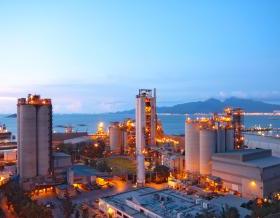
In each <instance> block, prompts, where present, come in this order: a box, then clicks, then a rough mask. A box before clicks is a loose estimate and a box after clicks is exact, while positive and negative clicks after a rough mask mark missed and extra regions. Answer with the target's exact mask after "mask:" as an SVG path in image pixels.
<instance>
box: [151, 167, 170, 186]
mask: <svg viewBox="0 0 280 218" xmlns="http://www.w3.org/2000/svg"><path fill="white" fill-rule="evenodd" d="M154 173H155V174H156V182H166V181H167V179H168V177H169V168H168V167H167V166H164V165H157V166H156V167H155V169H154Z"/></svg>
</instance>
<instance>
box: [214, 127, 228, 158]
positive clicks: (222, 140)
mask: <svg viewBox="0 0 280 218" xmlns="http://www.w3.org/2000/svg"><path fill="white" fill-rule="evenodd" d="M225 151H226V132H225V129H224V128H221V127H219V128H218V129H217V150H216V152H217V153H223V152H225Z"/></svg>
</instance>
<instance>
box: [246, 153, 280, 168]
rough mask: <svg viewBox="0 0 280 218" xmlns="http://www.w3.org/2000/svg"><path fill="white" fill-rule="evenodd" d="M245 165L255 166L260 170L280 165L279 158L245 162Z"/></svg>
mask: <svg viewBox="0 0 280 218" xmlns="http://www.w3.org/2000/svg"><path fill="white" fill-rule="evenodd" d="M245 163H246V164H247V165H252V166H257V167H260V168H266V167H272V166H278V165H280V158H279V157H273V156H271V157H265V158H260V159H255V160H250V161H246V162H245Z"/></svg>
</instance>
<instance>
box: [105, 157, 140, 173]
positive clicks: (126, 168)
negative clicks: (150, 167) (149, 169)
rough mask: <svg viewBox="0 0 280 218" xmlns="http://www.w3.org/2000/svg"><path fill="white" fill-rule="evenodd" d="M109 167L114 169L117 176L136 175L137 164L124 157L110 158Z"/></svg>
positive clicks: (108, 160)
mask: <svg viewBox="0 0 280 218" xmlns="http://www.w3.org/2000/svg"><path fill="white" fill-rule="evenodd" d="M106 162H107V164H108V166H109V167H110V168H112V170H113V173H114V174H115V175H125V174H135V173H136V164H135V162H133V161H132V160H130V159H127V158H122V157H114V158H108V159H107V160H106Z"/></svg>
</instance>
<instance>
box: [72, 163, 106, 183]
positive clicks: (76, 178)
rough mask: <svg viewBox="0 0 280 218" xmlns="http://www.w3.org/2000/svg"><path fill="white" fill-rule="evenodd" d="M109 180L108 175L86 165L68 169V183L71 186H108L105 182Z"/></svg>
mask: <svg viewBox="0 0 280 218" xmlns="http://www.w3.org/2000/svg"><path fill="white" fill-rule="evenodd" d="M107 178H108V174H107V173H103V172H99V171H97V170H95V169H93V168H91V167H88V166H86V165H74V166H72V167H70V168H69V169H68V172H67V182H68V184H69V185H74V184H83V185H87V184H94V183H100V185H101V186H102V185H105V184H107V183H106V182H105V180H106V179H107Z"/></svg>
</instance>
